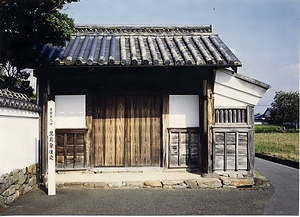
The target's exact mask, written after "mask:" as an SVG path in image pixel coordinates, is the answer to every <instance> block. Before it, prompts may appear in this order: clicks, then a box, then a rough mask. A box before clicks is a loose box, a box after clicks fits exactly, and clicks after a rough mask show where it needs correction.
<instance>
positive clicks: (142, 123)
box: [93, 96, 161, 167]
mask: <svg viewBox="0 0 300 217" xmlns="http://www.w3.org/2000/svg"><path fill="white" fill-rule="evenodd" d="M94 100H95V101H97V102H94V105H95V108H94V115H93V122H94V125H93V126H94V146H95V158H94V165H95V167H102V166H160V152H161V149H160V147H161V132H160V131H161V129H160V128H161V98H160V97H149V96H147V97H142V96H131V97H124V96H113V97H107V96H101V97H95V99H94Z"/></svg>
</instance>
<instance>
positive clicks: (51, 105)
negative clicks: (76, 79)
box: [47, 100, 56, 195]
mask: <svg viewBox="0 0 300 217" xmlns="http://www.w3.org/2000/svg"><path fill="white" fill-rule="evenodd" d="M54 119H55V102H54V101H53V100H51V101H48V111H47V120H48V128H47V129H48V132H47V141H48V195H56V183H55V182H56V181H55V123H54Z"/></svg>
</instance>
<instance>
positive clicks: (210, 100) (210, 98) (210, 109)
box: [207, 78, 215, 173]
mask: <svg viewBox="0 0 300 217" xmlns="http://www.w3.org/2000/svg"><path fill="white" fill-rule="evenodd" d="M213 87H214V81H213V78H212V79H209V80H207V172H208V173H212V172H213V171H212V168H213V167H212V166H213V165H212V164H213V161H212V146H213V133H212V126H213V125H214V123H215V118H214V117H215V115H214V113H215V112H214V93H213Z"/></svg>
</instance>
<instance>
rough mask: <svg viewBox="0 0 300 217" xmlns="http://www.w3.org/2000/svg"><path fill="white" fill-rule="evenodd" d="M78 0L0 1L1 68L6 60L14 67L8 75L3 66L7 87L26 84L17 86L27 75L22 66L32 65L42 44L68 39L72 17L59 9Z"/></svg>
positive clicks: (73, 29) (11, 88) (61, 42)
mask: <svg viewBox="0 0 300 217" xmlns="http://www.w3.org/2000/svg"><path fill="white" fill-rule="evenodd" d="M77 1H79V0H2V1H1V3H0V64H2V65H3V68H4V67H5V64H6V63H7V61H9V63H10V65H11V66H12V67H16V71H14V73H13V75H12V76H7V71H6V73H3V70H2V75H1V77H2V78H0V80H1V81H2V83H4V84H3V85H6V88H7V89H9V90H12V91H14V90H15V89H14V88H13V87H16V86H19V87H20V88H21V86H23V85H25V87H24V88H25V89H26V88H27V85H26V84H25V83H24V82H23V83H22V82H21V83H22V84H21V86H20V79H23V80H24V79H25V77H26V76H27V75H28V74H26V72H24V71H23V72H22V69H24V68H35V66H36V59H37V58H38V56H39V54H40V51H41V49H42V45H43V44H46V43H51V44H53V45H63V44H64V43H65V41H66V40H69V39H70V36H71V34H72V33H73V32H74V31H75V24H74V20H73V19H72V18H69V17H68V16H67V15H66V14H63V13H61V12H60V9H62V8H63V6H64V4H66V3H71V2H77ZM4 70H5V69H4ZM18 82H19V84H17V83H18ZM28 85H29V83H28ZM21 89H22V88H21ZM21 89H20V90H21ZM21 92H22V91H21ZM23 93H26V90H24V91H23ZM29 97H31V96H29Z"/></svg>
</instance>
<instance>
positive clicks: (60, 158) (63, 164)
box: [56, 129, 87, 170]
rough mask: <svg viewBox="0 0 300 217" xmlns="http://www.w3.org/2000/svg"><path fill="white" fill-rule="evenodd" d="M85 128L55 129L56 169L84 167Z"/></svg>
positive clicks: (85, 160)
mask: <svg viewBox="0 0 300 217" xmlns="http://www.w3.org/2000/svg"><path fill="white" fill-rule="evenodd" d="M85 137H86V129H57V130H56V169H57V170H59V169H83V168H86V162H87V158H86V139H85Z"/></svg>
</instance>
